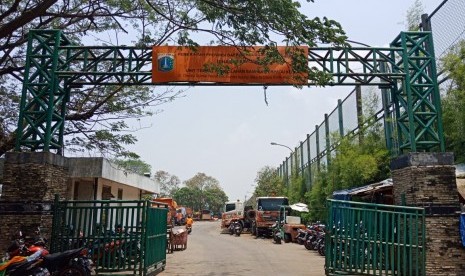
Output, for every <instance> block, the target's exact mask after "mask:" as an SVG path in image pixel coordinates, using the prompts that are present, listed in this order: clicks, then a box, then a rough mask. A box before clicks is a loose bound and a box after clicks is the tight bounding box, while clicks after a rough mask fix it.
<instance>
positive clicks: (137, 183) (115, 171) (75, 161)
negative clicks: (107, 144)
mask: <svg viewBox="0 0 465 276" xmlns="http://www.w3.org/2000/svg"><path fill="white" fill-rule="evenodd" d="M68 165H69V176H70V177H76V178H85V177H92V178H94V177H99V178H104V179H108V180H111V181H114V182H118V183H121V184H123V185H127V186H131V187H135V188H138V189H141V190H143V191H144V192H148V193H154V194H159V193H160V183H158V182H157V181H155V180H154V179H151V178H150V177H147V176H144V175H140V174H136V173H133V172H129V171H125V170H123V169H121V168H119V167H118V166H117V165H115V164H113V163H111V162H110V161H108V160H107V159H105V158H102V157H91V158H82V157H72V158H68Z"/></svg>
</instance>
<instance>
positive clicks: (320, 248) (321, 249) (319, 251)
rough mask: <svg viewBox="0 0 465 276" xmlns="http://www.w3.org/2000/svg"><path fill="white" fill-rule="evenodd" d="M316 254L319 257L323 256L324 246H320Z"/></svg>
mask: <svg viewBox="0 0 465 276" xmlns="http://www.w3.org/2000/svg"><path fill="white" fill-rule="evenodd" d="M318 253H319V254H320V255H321V256H324V255H325V246H324V245H322V246H320V247H319V248H318Z"/></svg>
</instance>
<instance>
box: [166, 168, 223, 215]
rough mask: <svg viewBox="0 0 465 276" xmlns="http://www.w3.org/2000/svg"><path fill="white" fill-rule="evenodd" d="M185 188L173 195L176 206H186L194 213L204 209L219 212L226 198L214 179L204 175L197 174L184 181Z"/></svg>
mask: <svg viewBox="0 0 465 276" xmlns="http://www.w3.org/2000/svg"><path fill="white" fill-rule="evenodd" d="M184 185H185V187H182V188H180V189H179V190H177V191H175V192H174V193H173V197H174V199H175V200H176V202H177V203H178V205H182V206H187V207H190V208H192V210H195V211H201V210H204V209H208V210H211V211H213V212H215V213H217V212H221V211H222V208H223V205H224V203H225V202H227V201H228V197H227V196H226V194H225V192H224V191H223V189H222V188H221V186H220V183H219V181H218V180H217V179H215V178H214V177H211V176H208V175H206V174H204V173H197V174H196V175H195V176H194V177H192V178H190V179H188V180H186V181H184Z"/></svg>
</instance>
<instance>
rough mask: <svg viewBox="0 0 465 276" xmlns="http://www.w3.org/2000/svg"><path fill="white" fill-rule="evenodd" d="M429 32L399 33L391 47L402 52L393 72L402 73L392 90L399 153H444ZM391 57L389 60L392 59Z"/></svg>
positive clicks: (439, 107)
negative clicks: (397, 48)
mask: <svg viewBox="0 0 465 276" xmlns="http://www.w3.org/2000/svg"><path fill="white" fill-rule="evenodd" d="M432 45H433V39H432V35H431V33H430V32H405V33H401V34H400V35H399V36H398V37H397V38H396V39H395V40H394V41H393V42H392V43H391V46H393V47H401V48H402V49H404V50H403V51H402V53H401V54H402V55H401V56H400V58H399V59H398V60H397V62H396V64H397V66H394V67H393V70H394V71H397V72H404V74H405V75H404V79H403V82H396V83H395V84H396V85H395V87H394V88H393V93H392V95H393V102H394V104H395V112H396V120H397V135H398V141H399V145H398V147H397V149H398V150H399V153H403V152H406V151H411V152H419V151H441V152H443V151H445V145H444V138H443V126H442V119H441V104H440V103H441V102H440V96H439V88H438V83H437V72H436V62H435V57H434V50H433V47H432ZM394 58H395V57H394V56H393V59H394Z"/></svg>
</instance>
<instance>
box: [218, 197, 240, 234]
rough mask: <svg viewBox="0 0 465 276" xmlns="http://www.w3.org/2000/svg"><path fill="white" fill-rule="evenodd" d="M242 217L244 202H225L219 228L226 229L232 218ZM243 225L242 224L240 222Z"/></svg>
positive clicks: (238, 218)
mask: <svg viewBox="0 0 465 276" xmlns="http://www.w3.org/2000/svg"><path fill="white" fill-rule="evenodd" d="M243 219H244V203H242V202H241V201H240V200H237V201H231V202H226V203H225V204H224V210H223V214H221V230H224V229H228V227H229V225H230V224H231V221H232V220H243ZM242 225H244V224H242Z"/></svg>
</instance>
